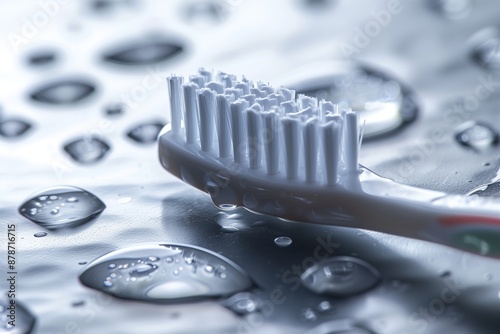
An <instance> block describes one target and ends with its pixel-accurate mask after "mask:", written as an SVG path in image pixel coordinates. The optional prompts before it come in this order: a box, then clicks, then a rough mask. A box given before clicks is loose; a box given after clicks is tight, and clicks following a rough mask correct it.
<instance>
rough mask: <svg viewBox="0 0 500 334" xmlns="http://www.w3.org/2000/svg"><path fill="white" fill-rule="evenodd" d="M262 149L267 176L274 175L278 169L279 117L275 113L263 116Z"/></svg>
mask: <svg viewBox="0 0 500 334" xmlns="http://www.w3.org/2000/svg"><path fill="white" fill-rule="evenodd" d="M263 122H264V148H265V152H266V165H267V174H268V175H274V174H276V173H278V169H279V147H280V146H279V145H280V136H279V132H278V131H279V115H278V113H276V112H275V111H271V112H268V113H265V114H264V115H263Z"/></svg>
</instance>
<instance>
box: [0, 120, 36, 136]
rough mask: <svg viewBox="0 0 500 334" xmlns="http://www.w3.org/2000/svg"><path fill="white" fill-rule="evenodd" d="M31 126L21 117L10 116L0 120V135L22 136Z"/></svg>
mask: <svg viewBox="0 0 500 334" xmlns="http://www.w3.org/2000/svg"><path fill="white" fill-rule="evenodd" d="M30 128H31V124H29V123H28V122H26V121H23V120H21V119H16V118H10V119H6V120H3V121H1V122H0V136H2V137H5V138H15V137H19V136H22V135H23V134H25V133H26V132H27V131H28V130H29V129H30Z"/></svg>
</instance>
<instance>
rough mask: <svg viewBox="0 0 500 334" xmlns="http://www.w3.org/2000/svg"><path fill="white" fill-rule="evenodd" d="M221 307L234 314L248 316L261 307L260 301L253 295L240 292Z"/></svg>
mask: <svg viewBox="0 0 500 334" xmlns="http://www.w3.org/2000/svg"><path fill="white" fill-rule="evenodd" d="M222 305H224V306H225V307H227V308H228V309H230V310H232V311H233V312H234V313H236V314H248V313H252V312H256V311H258V310H259V309H260V308H261V307H262V301H261V300H260V298H258V297H257V296H255V295H254V294H253V293H250V292H240V293H237V294H235V295H234V296H231V297H230V298H228V299H226V300H225V301H224V302H223V303H222Z"/></svg>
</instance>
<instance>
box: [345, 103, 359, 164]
mask: <svg viewBox="0 0 500 334" xmlns="http://www.w3.org/2000/svg"><path fill="white" fill-rule="evenodd" d="M344 120H345V123H344V132H345V137H344V160H345V161H344V163H345V168H346V171H347V172H348V173H349V172H355V171H357V170H358V141H359V138H358V115H357V114H356V113H355V112H352V111H350V112H347V114H346V115H345V119H344Z"/></svg>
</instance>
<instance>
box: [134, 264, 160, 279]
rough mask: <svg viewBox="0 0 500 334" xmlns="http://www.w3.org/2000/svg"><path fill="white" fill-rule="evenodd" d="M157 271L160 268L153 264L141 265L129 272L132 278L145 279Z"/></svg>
mask: <svg viewBox="0 0 500 334" xmlns="http://www.w3.org/2000/svg"><path fill="white" fill-rule="evenodd" d="M156 269H158V266H156V265H154V264H151V263H145V264H139V265H137V266H135V267H134V269H133V270H131V271H130V272H129V275H130V276H132V277H144V276H148V275H149V274H151V273H153V272H154V271H156Z"/></svg>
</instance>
